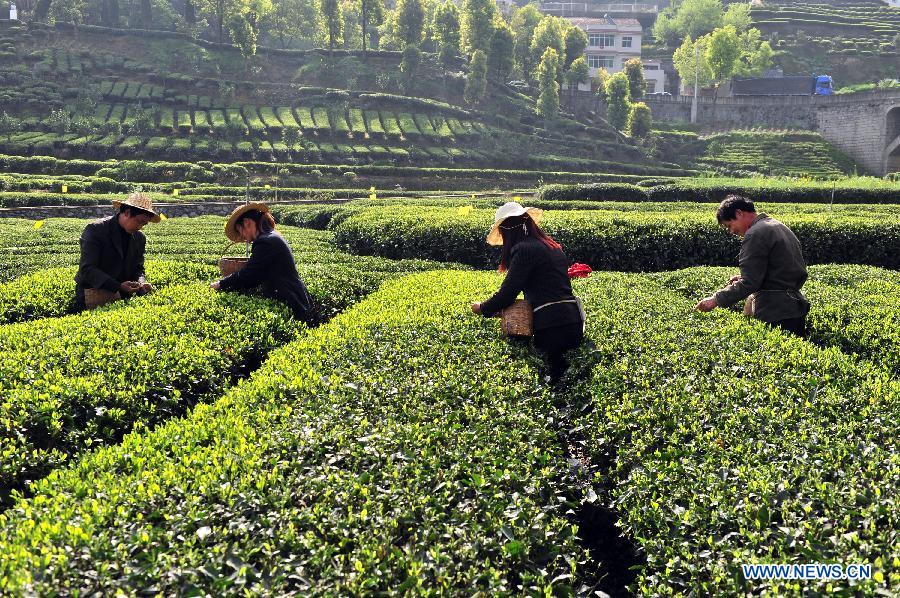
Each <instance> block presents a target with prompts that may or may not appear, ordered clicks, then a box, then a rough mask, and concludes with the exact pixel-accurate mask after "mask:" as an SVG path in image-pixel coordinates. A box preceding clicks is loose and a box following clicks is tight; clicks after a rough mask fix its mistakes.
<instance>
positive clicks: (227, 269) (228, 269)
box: [219, 243, 250, 276]
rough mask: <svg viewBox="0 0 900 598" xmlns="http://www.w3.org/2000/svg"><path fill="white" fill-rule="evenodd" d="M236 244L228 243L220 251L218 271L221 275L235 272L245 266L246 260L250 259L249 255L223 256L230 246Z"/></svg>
mask: <svg viewBox="0 0 900 598" xmlns="http://www.w3.org/2000/svg"><path fill="white" fill-rule="evenodd" d="M236 244H237V243H229V244H228V245H226V246H225V249H224V250H223V251H222V257H220V258H219V272H221V273H222V276H228V275H229V274H234V273H235V272H237V271H238V270H240V269H241V268H243V267H244V266H246V265H247V261H248V260H249V259H250V258H249V257H225V254H226V253H228V250H229V249H230V248H231V246H232V245H236Z"/></svg>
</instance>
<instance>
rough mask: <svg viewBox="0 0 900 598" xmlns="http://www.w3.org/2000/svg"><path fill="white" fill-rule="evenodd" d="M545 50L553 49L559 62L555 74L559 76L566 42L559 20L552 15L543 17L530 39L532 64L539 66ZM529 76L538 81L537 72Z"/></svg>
mask: <svg viewBox="0 0 900 598" xmlns="http://www.w3.org/2000/svg"><path fill="white" fill-rule="evenodd" d="M547 48H553V50H554V51H555V52H556V56H557V60H558V61H559V63H558V64H557V68H556V72H557V75H559V74H560V73H561V72H562V67H563V60H565V55H566V41H565V34H564V32H563V26H562V23H561V19H559V18H557V17H554V16H552V15H547V16H545V17H544V18H543V19H541V21H540V23H538V24H537V27H535V28H534V36H533V37H532V38H531V57H532V59H533V60H534V64H539V63H540V62H541V61H542V60H543V59H544V53H545V52H546V51H547ZM529 74H530V76H531V77H532V78H533V79H535V80H538V79H539V77H538V73H537V72H534V73H529Z"/></svg>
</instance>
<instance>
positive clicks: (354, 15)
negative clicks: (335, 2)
mask: <svg viewBox="0 0 900 598" xmlns="http://www.w3.org/2000/svg"><path fill="white" fill-rule="evenodd" d="M340 2H341V18H343V20H344V25H343V28H342V31H343V36H342V37H343V44H344V49H345V50H351V49H353V48H355V47H357V46H362V43H363V39H362V38H363V34H362V18H361V16H360V14H359V10H360V6H359V2H358V0H340Z"/></svg>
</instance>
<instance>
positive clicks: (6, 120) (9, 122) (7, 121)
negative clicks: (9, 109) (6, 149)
mask: <svg viewBox="0 0 900 598" xmlns="http://www.w3.org/2000/svg"><path fill="white" fill-rule="evenodd" d="M21 130H22V123H21V121H20V120H19V119H18V118H16V117H14V116H10V115H9V114H7V113H6V112H3V114H0V135H5V136H6V140H7V141H9V140H10V139H11V138H12V136H13V135H14V134H16V133H18V132H19V131H21Z"/></svg>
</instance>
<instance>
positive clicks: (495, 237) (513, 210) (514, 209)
mask: <svg viewBox="0 0 900 598" xmlns="http://www.w3.org/2000/svg"><path fill="white" fill-rule="evenodd" d="M525 214H528V215H529V216H531V219H532V220H534V223H535V224H537V223H539V222H540V221H541V216H543V214H544V210H542V209H540V208H525V207H522V204H520V203H518V202H515V201H508V202H506V203H505V204H503V205H502V206H500V207H499V208H497V213H496V214H494V225H493V226H492V227H491V232H489V233H488V236H487V242H488V245H503V235H502V234H501V233H500V225H501V224H502V223H503V221H504V220H506V219H507V218H513V217H515V216H524V215H525Z"/></svg>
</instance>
